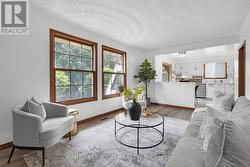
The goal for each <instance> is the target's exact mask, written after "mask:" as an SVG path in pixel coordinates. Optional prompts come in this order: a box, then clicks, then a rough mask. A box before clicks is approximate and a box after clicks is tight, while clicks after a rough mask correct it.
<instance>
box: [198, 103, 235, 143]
mask: <svg viewBox="0 0 250 167" xmlns="http://www.w3.org/2000/svg"><path fill="white" fill-rule="evenodd" d="M229 114H231V112H221V111H218V110H216V109H214V108H213V106H211V105H207V108H206V111H205V118H204V120H203V121H202V124H201V126H200V130H199V134H198V137H199V138H201V139H205V135H206V133H207V128H208V127H209V126H211V125H212V124H213V121H214V120H215V119H216V118H218V119H221V120H224V119H223V118H224V117H227V116H228V115H229Z"/></svg>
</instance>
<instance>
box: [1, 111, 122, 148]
mask: <svg viewBox="0 0 250 167" xmlns="http://www.w3.org/2000/svg"><path fill="white" fill-rule="evenodd" d="M122 110H123V108H118V109H116V110H112V111H109V112H106V113H103V114H99V115H96V116H93V117H90V118H87V119H83V120H81V121H78V125H82V124H85V123H88V122H90V121H94V120H98V119H101V118H103V117H107V116H109V115H112V114H115V113H118V112H120V111H122ZM12 145H13V143H12V142H8V143H5V144H0V151H1V150H5V149H7V148H10V147H12Z"/></svg>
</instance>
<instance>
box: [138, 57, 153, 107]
mask: <svg viewBox="0 0 250 167" xmlns="http://www.w3.org/2000/svg"><path fill="white" fill-rule="evenodd" d="M156 76H157V75H156V71H155V70H154V69H153V68H152V65H151V63H150V62H149V61H148V59H145V60H144V61H143V63H142V64H141V65H140V66H139V72H138V74H137V75H135V76H134V77H135V78H137V79H138V81H139V83H143V84H144V85H145V88H146V100H147V106H150V105H151V99H150V98H149V97H148V86H149V84H150V82H151V80H154V79H155V77H156Z"/></svg>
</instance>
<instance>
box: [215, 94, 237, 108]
mask: <svg viewBox="0 0 250 167" xmlns="http://www.w3.org/2000/svg"><path fill="white" fill-rule="evenodd" d="M233 104H234V95H233V94H225V95H224V96H221V97H219V98H215V99H213V103H212V105H213V108H215V109H216V110H219V111H223V112H231V111H232V107H233Z"/></svg>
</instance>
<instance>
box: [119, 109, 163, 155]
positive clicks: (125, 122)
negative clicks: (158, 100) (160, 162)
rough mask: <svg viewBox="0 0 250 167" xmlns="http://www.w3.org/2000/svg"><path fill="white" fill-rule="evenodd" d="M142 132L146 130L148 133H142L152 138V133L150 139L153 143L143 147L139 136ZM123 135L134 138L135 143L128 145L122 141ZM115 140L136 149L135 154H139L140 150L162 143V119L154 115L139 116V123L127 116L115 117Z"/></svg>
mask: <svg viewBox="0 0 250 167" xmlns="http://www.w3.org/2000/svg"><path fill="white" fill-rule="evenodd" d="M143 130H148V132H147V131H144V134H145V133H146V135H147V136H148V137H150V136H152V135H151V134H152V133H154V134H156V136H154V137H153V138H152V139H150V140H151V141H154V142H152V143H151V144H147V145H143V143H142V142H143V140H142V136H140V133H142V131H143ZM125 133H129V136H130V137H133V136H135V142H134V143H129V142H126V141H124V140H122V139H121V136H123V135H124V134H125ZM126 135H127V134H126ZM124 136H125V135H124ZM115 138H116V140H117V141H118V142H119V143H121V144H122V145H124V146H127V147H130V148H135V149H137V154H139V150H140V149H149V148H153V147H156V146H158V145H159V144H161V143H162V141H163V140H164V118H163V117H162V116H161V115H159V114H154V115H153V116H152V117H143V116H141V118H140V120H139V121H132V120H131V119H130V116H129V114H127V113H120V114H118V115H116V116H115ZM125 140H126V139H125ZM127 140H128V139H127Z"/></svg>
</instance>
